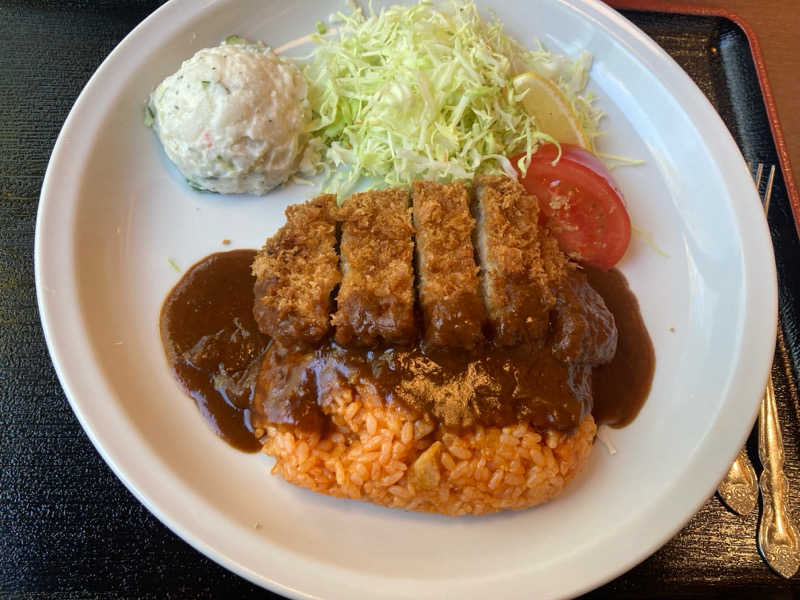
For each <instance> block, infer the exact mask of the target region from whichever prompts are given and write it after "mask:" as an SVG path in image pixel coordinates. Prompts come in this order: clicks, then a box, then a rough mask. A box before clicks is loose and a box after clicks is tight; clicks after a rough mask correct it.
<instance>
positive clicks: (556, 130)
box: [513, 71, 591, 150]
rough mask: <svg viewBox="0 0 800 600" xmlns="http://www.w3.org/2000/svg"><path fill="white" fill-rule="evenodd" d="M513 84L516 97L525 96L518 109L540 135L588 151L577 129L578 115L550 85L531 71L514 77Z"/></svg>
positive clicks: (580, 128) (565, 98)
mask: <svg viewBox="0 0 800 600" xmlns="http://www.w3.org/2000/svg"><path fill="white" fill-rule="evenodd" d="M513 83H514V89H515V91H516V92H517V93H521V92H526V94H525V96H523V98H522V105H523V106H524V107H525V111H526V112H527V113H528V114H529V115H530V116H531V117H532V118H533V119H535V121H536V125H537V126H538V128H539V129H540V130H541V131H543V132H544V133H546V134H547V135H550V136H552V137H553V138H555V139H556V140H557V141H558V142H559V143H563V144H577V145H578V146H582V147H583V148H586V149H587V150H591V142H590V141H589V137H588V136H587V135H586V132H585V131H584V130H583V127H581V123H580V120H579V119H578V115H576V114H575V111H574V110H572V106H570V104H569V101H568V100H567V97H566V96H565V95H564V92H562V91H561V90H560V89H558V87H556V85H555V84H554V83H553V82H552V81H550V80H549V79H547V78H546V77H542V76H541V75H539V74H538V73H534V72H533V71H531V72H528V73H522V74H521V75H517V76H516V77H514V80H513Z"/></svg>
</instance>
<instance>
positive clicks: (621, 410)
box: [160, 250, 655, 452]
mask: <svg viewBox="0 0 800 600" xmlns="http://www.w3.org/2000/svg"><path fill="white" fill-rule="evenodd" d="M254 256H255V251H252V250H233V251H230V252H220V253H216V254H212V255H210V256H208V257H206V258H204V259H203V260H201V261H200V262H198V263H197V264H195V265H194V266H192V267H191V268H190V269H189V270H188V271H187V272H186V273H185V274H184V276H183V277H182V278H181V280H180V281H179V282H178V283H177V284H176V285H175V287H174V288H173V289H172V291H171V292H170V293H169V295H168V296H167V299H166V300H165V301H164V305H163V307H162V310H161V318H160V329H161V338H162V342H163V344H164V348H165V351H166V354H167V361H168V364H169V366H170V369H171V370H172V372H173V374H174V375H175V377H176V378H177V379H178V381H179V382H180V383H181V385H182V387H183V388H184V390H185V391H186V392H187V393H188V394H189V395H190V396H191V397H192V398H193V399H194V400H195V403H196V404H197V406H198V408H199V409H200V410H201V412H202V413H203V415H204V416H205V418H206V420H207V421H208V422H209V424H210V425H211V427H212V428H213V429H214V431H215V432H216V433H217V434H218V435H219V436H220V437H222V438H223V439H224V440H225V441H227V442H228V443H230V444H231V445H232V446H234V447H236V448H239V449H241V450H243V451H247V452H252V451H256V450H258V448H259V443H258V441H257V440H256V438H255V436H254V435H253V427H259V426H263V425H264V424H266V423H273V424H285V425H290V426H295V427H300V428H303V429H307V430H308V429H313V430H321V429H322V428H324V427H325V424H326V422H327V418H326V417H325V415H324V411H323V408H324V402H325V401H326V400H325V394H324V393H323V394H321V393H320V391H321V390H322V386H321V385H319V382H320V381H321V380H323V379H324V378H325V377H329V376H330V375H335V376H343V377H344V378H345V379H350V380H351V381H355V380H358V379H366V380H368V381H370V382H371V383H372V384H374V385H375V388H376V391H377V392H378V394H379V395H380V396H382V397H384V398H385V399H386V401H387V402H390V403H391V402H398V403H400V404H402V406H403V407H404V408H406V409H408V410H410V411H411V412H412V413H414V414H416V415H418V416H421V417H424V418H426V419H429V420H431V421H433V422H435V423H437V424H438V425H440V426H442V427H446V428H448V429H455V430H463V429H468V428H470V427H473V426H474V425H475V424H477V423H480V424H483V425H489V426H504V425H508V424H513V423H517V422H520V421H523V420H524V421H527V422H530V423H531V425H532V426H534V427H536V428H539V429H542V430H545V429H557V430H562V431H569V430H572V429H574V428H575V427H577V425H578V424H579V423H580V421H581V420H582V419H583V417H584V416H585V414H586V413H587V412H589V411H591V412H592V414H593V415H594V417H595V420H596V421H597V422H598V424H603V423H606V424H609V425H611V426H614V427H622V426H624V425H626V424H628V423H630V422H631V421H632V420H633V419H634V418H635V416H636V414H637V413H638V412H639V410H640V408H641V406H642V405H643V404H644V401H645V400H646V398H647V395H648V394H649V391H650V385H651V383H652V377H653V371H654V367H655V354H654V351H653V345H652V342H651V341H650V337H649V335H648V333H647V329H646V327H645V326H644V322H643V320H642V318H641V314H640V312H639V305H638V302H637V301H636V297H635V296H634V295H633V293H632V292H631V290H630V289H629V288H628V284H627V281H626V280H625V277H624V276H623V275H622V274H621V273H620V272H619V271H617V270H615V269H612V270H610V271H603V270H599V269H592V268H587V269H586V273H587V275H588V279H589V282H590V284H591V286H592V287H593V288H595V289H596V290H597V291H598V292H599V293H600V295H601V296H602V297H603V299H604V301H605V302H606V305H607V306H608V308H609V309H610V311H611V312H612V314H613V315H614V318H615V321H616V323H617V329H618V332H619V341H618V346H617V353H616V355H615V357H614V359H613V360H612V361H611V362H610V363H608V364H607V365H603V366H600V367H594V368H592V367H588V366H586V365H580V364H566V363H563V362H561V361H558V360H556V359H554V358H553V355H552V352H551V349H550V348H549V347H548V346H544V347H541V348H535V347H531V346H525V345H522V346H517V347H514V348H499V347H494V346H492V345H490V344H487V345H485V346H484V347H481V348H478V349H476V350H475V351H472V352H469V353H467V352H464V351H450V352H438V353H436V352H424V351H423V350H422V349H421V348H420V347H419V346H412V347H407V348H401V347H388V346H387V347H382V348H377V349H370V350H350V349H343V348H341V347H339V346H337V345H336V344H335V343H333V342H332V341H329V342H326V343H324V344H323V345H322V346H321V347H320V348H317V349H315V350H312V351H308V352H286V351H285V350H283V349H282V348H280V347H278V346H277V345H275V344H273V345H270V344H269V340H268V338H267V337H266V336H264V335H263V334H261V333H260V332H259V330H258V326H257V325H256V323H255V320H254V318H253V285H254V283H255V278H254V277H253V276H252V274H251V273H250V264H251V263H252V261H253V258H254ZM265 352H266V354H265ZM454 399H455V400H454Z"/></svg>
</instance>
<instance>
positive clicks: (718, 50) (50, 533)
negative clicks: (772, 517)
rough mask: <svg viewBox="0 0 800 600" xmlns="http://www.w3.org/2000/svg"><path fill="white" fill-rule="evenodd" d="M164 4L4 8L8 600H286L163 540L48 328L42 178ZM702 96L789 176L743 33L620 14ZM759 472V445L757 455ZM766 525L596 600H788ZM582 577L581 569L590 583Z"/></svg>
mask: <svg viewBox="0 0 800 600" xmlns="http://www.w3.org/2000/svg"><path fill="white" fill-rule="evenodd" d="M160 4H161V2H158V1H144V0H142V1H135V0H126V1H123V0H117V1H113V0H96V1H92V0H63V1H59V0H29V1H23V0H0V426H2V430H0V597H3V598H30V597H36V598H100V597H102V598H198V597H202V598H217V597H229V596H231V597H237V598H256V597H258V598H265V597H267V598H268V597H276V598H277V596H275V595H274V594H270V593H269V592H266V591H264V590H261V589H259V588H257V587H255V586H253V585H252V584H250V583H248V582H247V581H245V580H243V579H240V578H239V577H237V576H236V575H233V574H232V573H230V572H228V571H226V570H225V569H223V568H222V567H220V566H218V565H216V564H215V563H213V562H211V561H210V560H209V559H207V558H205V557H204V556H202V555H201V554H199V553H198V552H196V551H195V550H194V549H192V548H191V547H190V546H189V545H188V544H186V543H184V542H183V541H182V540H180V539H179V538H178V537H176V536H175V535H174V534H173V533H171V532H170V531H169V530H168V529H166V527H164V526H163V525H162V524H161V523H160V522H159V521H158V520H157V519H156V518H155V517H153V516H152V515H151V514H150V513H149V512H148V511H147V509H145V508H144V507H143V506H142V505H141V504H139V502H138V501H137V500H136V499H135V498H134V497H133V496H132V495H131V494H130V493H129V492H128V491H127V490H126V489H125V487H124V486H123V485H122V483H121V482H119V481H118V480H117V478H116V477H115V476H114V475H113V473H112V472H111V471H110V469H109V468H108V467H107V466H106V464H105V463H104V462H103V461H102V459H101V458H100V456H99V455H98V454H97V452H96V451H95V449H94V448H93V447H92V445H91V443H90V442H89V440H88V438H87V437H86V435H85V434H84V432H83V430H82V429H81V428H80V425H79V424H78V422H77V420H76V419H75V417H74V416H73V414H72V411H71V410H70V407H69V404H68V402H67V401H66V398H65V397H64V394H63V392H62V391H61V387H60V385H59V383H58V380H57V378H56V375H55V372H54V370H53V367H52V365H51V363H50V359H49V356H48V354H47V349H46V347H45V343H44V339H43V336H42V332H41V327H40V325H39V317H38V313H37V307H36V293H35V288H34V275H33V235H34V225H35V220H36V209H37V203H38V197H39V192H40V189H41V183H42V177H43V176H44V172H45V169H46V167H47V161H48V159H49V156H50V152H51V150H52V147H53V144H54V143H55V139H56V136H57V135H58V132H59V129H60V127H61V125H62V123H63V121H64V119H65V118H66V116H67V114H68V112H69V109H70V108H71V106H72V103H73V102H74V100H75V98H77V95H78V93H79V92H80V90H81V88H82V87H83V85H84V84H85V83H86V81H87V80H88V78H89V76H90V75H91V74H92V72H93V71H94V69H95V68H96V67H97V66H98V65H99V64H100V63H101V62H102V60H103V59H104V58H105V57H106V55H107V54H108V53H109V52H110V51H111V50H112V49H113V47H114V46H115V45H116V44H117V43H118V42H119V41H120V40H121V39H122V38H123V37H124V36H125V34H127V33H128V32H129V31H130V30H131V29H132V28H133V27H134V26H135V25H136V24H138V23H139V22H140V21H141V20H142V19H143V18H144V17H146V16H147V15H148V14H149V13H150V12H152V11H153V10H154V9H155V8H157V7H158V6H159V5H160ZM624 14H625V15H626V16H627V17H628V18H629V19H631V20H632V21H633V22H634V23H636V24H637V25H638V26H639V27H641V28H642V29H643V30H644V31H645V32H647V33H648V34H649V35H651V36H652V37H653V38H654V39H655V40H656V41H657V42H658V43H659V44H661V45H662V46H663V47H664V48H665V49H666V50H667V52H669V53H670V54H671V55H672V56H673V57H674V58H675V59H676V60H677V61H678V63H679V64H680V65H681V66H682V67H683V68H684V69H685V70H686V71H687V72H688V73H689V75H690V76H691V77H692V78H693V79H694V80H695V81H696V82H697V84H698V85H699V86H700V88H701V89H702V90H703V91H704V92H705V94H706V95H707V96H708V98H709V99H710V100H711V102H712V103H713V104H714V106H715V107H716V108H717V110H718V111H719V113H720V114H721V115H722V117H723V119H724V121H725V123H726V124H727V126H728V127H729V129H730V130H731V132H732V133H733V135H734V138H735V139H736V141H737V143H738V144H739V146H740V148H741V149H742V152H743V154H744V156H745V158H746V159H747V160H748V161H751V162H753V163H758V162H763V163H770V164H777V163H778V155H777V152H776V146H775V143H774V140H773V137H772V134H771V130H770V122H769V120H768V116H767V111H766V110H765V104H764V100H763V97H762V94H761V90H760V87H759V80H758V74H757V70H756V67H755V64H754V61H753V56H752V54H751V51H750V45H749V41H748V38H747V35H746V34H745V32H744V31H743V30H742V29H741V28H739V27H738V26H737V25H736V24H735V23H733V22H732V21H730V20H728V19H726V18H723V17H716V16H696V15H694V16H693V15H680V14H667V13H648V12H630V11H628V12H624ZM786 187H787V186H786V185H785V181H784V179H783V174H782V173H781V171H780V169H779V170H778V176H777V179H776V185H775V190H774V194H773V198H772V208H771V210H770V215H769V221H770V227H771V230H772V235H773V240H774V242H775V254H776V261H777V265H778V273H779V280H780V281H779V283H780V315H781V327H780V334H779V347H778V349H777V351H776V354H775V365H774V368H773V376H774V378H775V384H776V391H777V394H778V408H779V412H780V417H781V419H782V424H783V433H784V441H785V444H786V471H787V476H788V478H789V482H790V486H791V488H792V489H793V490H795V491H796V492H797V493H795V494H792V495H791V496H790V502H791V509H792V510H793V512H794V514H800V453H799V452H800V406H799V405H798V396H797V389H796V381H797V375H798V371H797V365H798V360H800V331H799V330H798V314H797V313H798V311H800V274H799V273H798V271H797V269H794V270H793V269H792V265H793V264H794V265H796V264H800V262H798V261H800V242H799V241H798V237H797V233H796V228H795V223H794V220H793V217H792V211H791V207H790V202H789V198H788V195H787V191H786ZM748 448H749V450H750V453H751V456H752V458H753V460H754V462H755V463H756V465H758V462H757V454H756V452H755V450H756V448H755V437H754V436H751V439H750V442H749V444H748ZM756 524H757V514H756V512H755V511H754V513H753V514H752V515H750V516H749V517H746V518H743V517H739V516H737V515H734V514H733V513H731V512H729V511H727V510H726V509H725V508H724V507H723V506H722V504H721V503H720V502H719V500H718V499H717V498H715V497H714V498H710V499H709V501H708V502H707V503H706V504H705V506H704V507H703V508H702V509H701V510H700V512H699V513H698V514H697V515H695V517H694V518H693V519H692V520H691V521H690V522H689V523H688V524H687V526H686V527H685V528H684V529H683V530H682V531H681V532H680V533H679V534H678V535H677V536H676V537H675V538H674V539H673V540H671V541H670V542H669V543H667V544H666V545H665V546H664V547H663V548H662V549H661V550H659V551H658V552H657V553H656V554H654V555H653V556H652V557H650V558H649V559H647V560H646V561H644V562H643V563H642V564H641V565H639V566H638V567H636V568H634V569H633V570H631V571H629V572H628V573H626V574H625V575H623V576H622V577H620V578H618V579H616V580H614V581H612V582H610V583H609V584H607V585H606V586H604V587H603V588H600V589H599V590H596V591H595V592H592V593H591V594H589V595H588V597H592V598H594V597H613V598H637V597H663V598H681V597H718V596H725V597H731V596H734V597H742V598H751V597H754V596H756V595H757V594H766V596H767V597H775V596H776V595H781V596H782V597H783V596H785V597H791V596H793V595H794V592H795V591H798V593H800V585H798V584H796V583H795V582H794V581H791V580H790V581H786V580H783V579H781V578H779V577H778V576H776V575H774V574H773V573H772V572H771V571H770V570H769V568H768V567H767V566H766V565H765V564H764V563H763V561H762V560H761V558H760V556H759V555H758V552H757V549H756V544H755V531H756ZM579 568H580V565H576V569H579Z"/></svg>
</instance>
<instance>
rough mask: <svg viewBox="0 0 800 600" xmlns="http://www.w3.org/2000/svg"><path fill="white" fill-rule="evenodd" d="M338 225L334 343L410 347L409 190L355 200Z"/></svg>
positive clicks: (413, 328) (347, 205) (342, 212)
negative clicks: (339, 281)
mask: <svg viewBox="0 0 800 600" xmlns="http://www.w3.org/2000/svg"><path fill="white" fill-rule="evenodd" d="M339 219H340V220H341V223H342V239H341V245H340V259H341V269H342V285H341V287H340V289H339V293H338V295H337V297H336V301H337V304H338V307H337V311H336V313H335V314H334V315H333V317H332V321H333V324H334V326H335V327H336V337H335V340H336V342H337V343H338V344H340V345H342V346H372V345H375V344H377V343H380V342H381V341H385V342H389V343H394V344H410V343H412V342H413V341H415V340H416V338H417V329H416V324H415V321H414V273H413V267H412V262H411V261H412V254H413V250H414V243H413V233H414V230H413V227H412V226H411V215H410V210H409V207H408V190H407V189H406V188H392V189H387V190H380V191H374V192H363V193H360V194H353V195H352V196H351V197H350V198H348V199H347V200H345V201H344V203H343V204H342V206H341V208H340V209H339Z"/></svg>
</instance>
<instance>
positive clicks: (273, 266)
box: [252, 194, 340, 348]
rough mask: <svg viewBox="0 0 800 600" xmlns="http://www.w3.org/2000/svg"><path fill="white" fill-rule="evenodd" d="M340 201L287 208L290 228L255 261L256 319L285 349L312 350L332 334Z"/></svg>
mask: <svg viewBox="0 0 800 600" xmlns="http://www.w3.org/2000/svg"><path fill="white" fill-rule="evenodd" d="M336 211H337V208H336V196H334V195H332V194H326V195H323V196H318V197H317V198H314V199H313V200H309V201H308V202H305V203H303V204H294V205H292V206H289V207H288V208H287V209H286V224H285V225H284V226H283V227H281V228H280V229H279V230H278V232H277V233H276V234H275V235H273V236H272V237H271V238H269V239H268V240H267V241H266V243H265V244H264V247H263V248H262V249H261V251H260V252H259V253H258V254H257V255H256V258H255V260H254V261H253V267H252V271H253V275H254V276H255V277H256V284H255V286H254V288H253V289H254V294H255V302H254V305H253V314H254V315H255V318H256V322H257V323H258V326H259V329H261V331H262V332H264V333H265V334H267V335H269V336H270V337H272V338H273V339H274V340H276V341H278V342H279V343H280V344H282V345H283V346H286V347H287V348H296V347H306V346H313V345H315V344H317V343H319V342H320V341H322V339H323V338H324V337H325V336H326V335H327V334H328V332H329V331H330V327H331V326H330V312H331V310H332V302H331V294H332V292H333V289H334V288H335V287H336V285H337V284H338V283H339V279H340V276H339V258H338V256H337V254H336Z"/></svg>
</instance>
